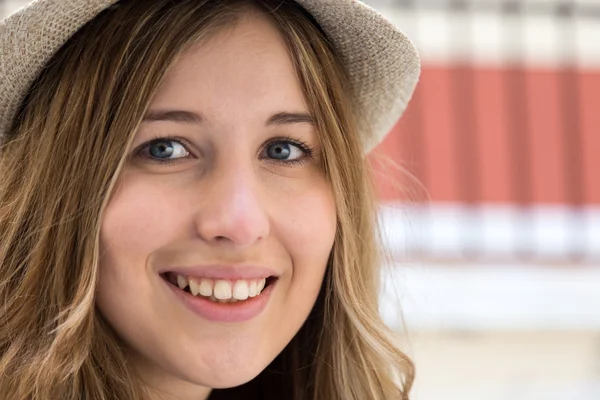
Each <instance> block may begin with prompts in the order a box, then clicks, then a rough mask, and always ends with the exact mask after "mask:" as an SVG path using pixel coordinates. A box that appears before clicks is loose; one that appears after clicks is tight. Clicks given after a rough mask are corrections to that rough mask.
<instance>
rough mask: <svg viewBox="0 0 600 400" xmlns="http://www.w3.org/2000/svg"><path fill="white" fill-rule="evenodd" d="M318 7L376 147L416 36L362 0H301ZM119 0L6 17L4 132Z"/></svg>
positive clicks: (406, 90)
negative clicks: (37, 82)
mask: <svg viewBox="0 0 600 400" xmlns="http://www.w3.org/2000/svg"><path fill="white" fill-rule="evenodd" d="M296 1H297V2H298V3H299V4H300V5H302V6H303V7H304V8H305V9H306V10H307V11H308V12H309V13H311V14H312V15H313V17H314V18H315V19H316V21H317V22H318V23H319V24H320V26H321V28H322V29H323V30H324V31H325V33H326V34H327V36H328V37H329V39H330V41H331V42H332V44H333V46H334V47H335V49H336V51H337V52H338V53H339V54H340V55H341V59H342V60H343V62H344V63H345V65H346V68H347V70H348V72H349V75H350V80H351V84H352V89H353V92H354V94H355V96H356V100H357V102H358V104H359V106H361V107H362V110H363V111H362V113H361V114H362V115H360V116H359V122H360V124H361V128H362V129H363V130H365V131H367V130H370V131H371V132H373V133H374V135H375V137H367V135H365V137H364V138H363V140H364V143H365V146H366V147H367V149H371V148H372V147H374V146H375V145H376V144H377V143H378V142H380V141H381V140H382V139H383V137H384V136H385V135H386V134H387V133H388V131H389V130H390V129H391V128H392V127H393V126H394V124H395V123H396V121H397V120H398V118H400V116H401V115H402V113H403V112H404V110H405V109H406V106H407V104H408V101H409V100H410V98H411V96H412V93H413V91H414V89H415V86H416V84H417V81H418V78H419V73H420V62H419V57H418V54H417V51H416V50H415V47H414V46H413V44H412V43H411V42H410V40H409V39H408V38H407V37H406V36H405V35H404V34H403V33H402V32H401V31H400V30H398V29H397V28H396V27H395V26H394V25H393V24H392V23H391V22H389V21H388V20H386V19H385V18H384V17H382V16H381V15H380V14H378V13H377V12H376V11H374V10H373V9H371V8H370V7H368V6H367V5H365V4H364V3H362V2H360V1H357V0H296ZM116 2H117V1H116V0H37V1H34V2H33V3H31V4H29V5H28V6H26V7H25V8H23V9H21V10H20V11H18V12H16V13H15V14H13V15H11V16H9V17H8V18H6V19H5V20H3V21H2V22H0V138H1V137H2V136H4V132H5V131H6V129H7V128H8V126H9V125H10V123H11V122H12V120H13V118H14V117H15V113H16V111H17V109H18V107H19V105H20V103H21V102H22V101H23V98H24V96H25V94H26V93H27V91H28V90H29V87H30V85H31V84H32V82H33V81H34V79H35V78H36V77H37V75H38V74H39V73H40V71H41V70H42V68H43V67H44V65H45V64H46V63H47V62H48V61H49V59H50V58H51V57H52V56H53V54H54V53H55V52H56V51H57V50H59V49H60V47H61V46H62V45H63V44H64V43H65V42H66V41H67V40H68V39H69V38H70V37H71V36H72V35H73V34H74V33H75V32H76V31H77V30H78V29H80V28H81V27H82V26H83V25H84V24H86V23H87V22H88V21H89V20H91V19H93V18H94V17H95V16H96V15H98V14H99V13H100V12H101V11H102V10H104V9H105V8H107V7H109V6H110V5H112V4H114V3H116Z"/></svg>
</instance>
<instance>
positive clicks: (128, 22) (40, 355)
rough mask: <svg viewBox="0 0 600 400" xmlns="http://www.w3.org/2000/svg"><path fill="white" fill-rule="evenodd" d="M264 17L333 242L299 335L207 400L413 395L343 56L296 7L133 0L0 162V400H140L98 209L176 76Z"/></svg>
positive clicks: (83, 39)
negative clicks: (224, 33) (200, 51)
mask: <svg viewBox="0 0 600 400" xmlns="http://www.w3.org/2000/svg"><path fill="white" fill-rule="evenodd" d="M248 3H252V5H253V7H252V9H255V10H262V11H263V12H265V15H268V17H269V18H270V20H271V21H272V22H273V23H274V24H275V25H276V26H277V27H278V28H279V31H280V32H281V34H282V37H283V38H284V39H285V41H286V43H287V45H288V48H289V52H290V56H291V58H292V60H293V62H294V65H295V67H296V69H297V74H298V78H299V80H300V82H301V87H302V90H303V92H304V95H305V98H306V100H307V102H308V104H309V107H310V109H311V112H312V114H313V116H314V118H315V120H316V124H317V128H318V131H319V132H320V134H321V136H322V138H321V143H322V147H323V168H324V170H325V172H326V174H327V176H328V178H329V180H330V182H331V185H332V188H333V191H334V193H335V201H336V207H337V233H336V238H335V242H334V246H333V249H332V253H331V257H330V261H329V265H328V268H327V273H326V277H325V280H324V282H323V286H322V290H321V293H320V295H319V298H318V299H317V302H316V304H315V306H314V309H313V311H312V312H311V314H310V316H309V318H308V319H307V321H306V323H305V324H304V326H303V327H302V328H301V330H300V331H299V332H298V334H297V335H296V336H295V337H294V338H293V339H292V341H291V342H290V343H289V345H288V346H287V347H286V348H285V349H284V351H283V352H282V353H281V354H280V355H279V356H278V357H277V358H276V360H274V361H273V363H272V364H271V365H270V366H269V367H268V368H267V369H266V370H265V371H263V372H262V373H261V374H260V375H259V376H258V377H257V378H255V379H254V380H252V381H250V382H249V383H247V384H245V385H242V386H240V387H238V388H234V389H227V390H215V391H213V393H212V394H211V397H210V398H211V399H236V398H261V399H281V398H285V399H295V400H299V399H314V400H364V399H370V400H388V399H408V393H409V391H410V388H411V385H412V381H413V365H412V363H411V361H410V359H409V358H408V357H406V356H405V355H404V354H403V353H402V352H401V351H400V350H399V349H398V348H397V347H396V344H395V342H394V337H393V335H392V333H391V332H390V331H389V329H388V328H387V327H386V326H385V325H384V324H383V322H382V320H381V318H380V316H379V313H378V296H379V280H380V274H379V273H380V265H381V261H382V260H381V257H380V245H379V242H378V240H377V236H376V232H377V230H376V228H377V227H376V221H377V219H376V207H375V200H374V194H373V193H374V192H373V188H372V186H371V178H370V170H369V166H368V162H367V161H366V159H365V158H364V156H363V147H362V145H361V141H360V137H359V132H358V131H357V121H356V120H355V116H356V115H359V114H360V113H359V112H358V110H357V107H356V106H355V105H354V104H353V103H352V101H351V96H350V94H349V92H348V90H349V89H348V88H349V87H350V86H349V83H348V80H347V77H346V72H345V70H344V68H343V65H342V63H341V61H340V60H339V59H338V58H337V55H336V54H335V52H334V51H333V50H332V48H331V46H330V44H329V43H328V41H327V39H326V37H325V35H324V34H323V32H322V31H321V30H320V29H319V27H318V25H317V24H316V22H315V21H314V20H313V19H312V17H311V16H310V14H308V13H307V12H306V11H304V10H303V9H302V8H301V7H299V6H298V5H297V4H296V3H295V2H293V1H289V0H287V1H286V0H283V1H280V0H255V1H252V2H248V1H247V0H225V1H210V0H204V1H201V0H180V1H168V0H164V1H152V2H149V1H141V0H139V1H136V0H126V1H122V2H120V3H117V5H115V6H112V7H109V8H108V9H107V10H105V11H104V12H102V13H101V14H100V15H99V16H98V17H97V18H95V19H94V20H92V21H91V22H89V23H88V24H87V25H86V26H85V27H84V28H83V29H82V30H80V31H79V32H78V33H77V34H76V35H75V36H74V37H73V38H72V39H71V40H69V41H68V42H67V43H66V44H65V45H64V46H63V48H62V49H61V50H60V51H59V52H58V53H57V54H56V55H55V56H54V58H53V59H52V60H51V61H50V62H49V63H48V65H47V68H46V69H45V70H44V71H43V73H42V74H41V75H40V76H39V77H38V79H37V80H36V82H35V83H34V84H33V85H32V87H31V89H30V91H29V93H28V95H27V97H26V98H25V100H24V101H23V104H22V106H21V108H20V110H19V112H18V114H17V116H16V118H15V120H14V123H13V125H12V127H11V129H10V130H9V131H8V132H7V133H6V137H5V138H4V143H3V145H2V149H1V155H0V176H2V180H1V181H0V238H1V239H0V300H1V305H0V307H1V308H0V393H2V394H3V396H5V397H6V398H10V399H12V400H26V399H44V400H45V399H65V400H76V399H77V400H83V399H94V400H95V399H104V400H124V399H131V400H142V399H144V397H145V392H144V389H143V386H142V384H141V383H140V380H139V377H138V376H137V375H136V372H135V371H134V370H133V368H132V366H131V365H130V364H129V362H128V360H127V359H126V357H125V355H124V354H125V353H124V351H123V348H124V345H123V343H122V342H121V341H120V340H119V338H118V337H117V335H116V334H115V333H114V331H113V330H112V329H111V327H110V326H109V325H108V324H107V323H106V322H105V321H104V320H103V318H102V316H101V315H100V314H99V313H98V311H97V310H96V308H95V305H94V294H95V287H96V283H97V276H98V265H99V263H98V260H99V230H100V224H101V221H102V215H103V210H104V208H105V207H106V204H107V202H108V200H109V198H110V195H111V193H112V190H113V188H114V186H115V182H116V180H117V178H118V176H119V174H120V172H121V170H122V169H123V166H124V165H125V163H126V161H127V160H126V154H127V149H128V148H129V147H130V146H131V141H132V139H133V136H134V134H135V132H136V131H137V128H138V126H139V124H140V122H141V119H142V118H143V116H144V114H145V112H146V109H147V107H148V105H149V103H150V101H151V100H152V97H153V94H154V93H155V91H156V89H157V88H158V86H159V85H160V83H161V79H162V77H163V76H164V75H165V73H166V71H167V70H168V68H169V66H170V65H172V63H173V62H174V61H175V60H176V58H177V57H178V55H179V54H181V53H182V52H183V51H184V50H185V49H186V48H188V47H189V46H191V45H192V44H194V43H197V42H199V41H202V40H206V39H207V38H208V37H209V36H210V35H211V34H213V33H214V32H216V31H217V30H218V29H222V28H223V27H226V26H229V25H231V24H234V23H235V21H236V20H237V19H238V18H239V16H240V15H241V13H243V12H248V10H249V7H248Z"/></svg>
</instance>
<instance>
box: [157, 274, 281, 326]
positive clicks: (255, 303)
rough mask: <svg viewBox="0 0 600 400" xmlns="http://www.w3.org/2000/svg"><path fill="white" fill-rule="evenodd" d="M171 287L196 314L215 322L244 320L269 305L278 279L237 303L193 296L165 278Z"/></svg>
mask: <svg viewBox="0 0 600 400" xmlns="http://www.w3.org/2000/svg"><path fill="white" fill-rule="evenodd" d="M163 281H164V283H165V284H166V285H167V286H169V288H171V291H172V292H173V293H174V294H175V297H176V298H177V299H178V300H179V301H181V302H182V303H183V304H184V305H185V306H186V307H187V308H188V309H190V310H191V311H192V312H194V313H195V314H196V315H198V316H200V317H202V318H204V319H206V320H209V321H213V322H244V321H249V320H251V319H252V318H255V317H257V316H258V315H260V313H262V311H263V310H264V309H265V307H266V306H267V302H268V301H269V298H270V297H271V292H272V291H273V287H274V286H275V284H276V283H277V281H276V280H274V281H273V282H271V283H270V284H269V286H267V287H266V288H265V289H264V290H263V291H262V292H261V294H259V295H258V296H256V297H249V298H248V300H243V301H238V302H236V303H218V302H213V301H210V300H208V299H207V298H205V297H200V296H193V295H192V294H190V293H187V292H185V291H183V290H181V289H179V287H177V286H175V285H173V284H171V283H169V282H167V281H165V280H163Z"/></svg>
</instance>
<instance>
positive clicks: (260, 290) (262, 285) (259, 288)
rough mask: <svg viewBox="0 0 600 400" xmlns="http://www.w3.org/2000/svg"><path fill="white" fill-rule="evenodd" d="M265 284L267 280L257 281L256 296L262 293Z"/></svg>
mask: <svg viewBox="0 0 600 400" xmlns="http://www.w3.org/2000/svg"><path fill="white" fill-rule="evenodd" d="M266 284H267V280H266V279H261V280H260V281H258V287H257V290H258V294H260V292H262V290H263V289H264V288H265V285H266Z"/></svg>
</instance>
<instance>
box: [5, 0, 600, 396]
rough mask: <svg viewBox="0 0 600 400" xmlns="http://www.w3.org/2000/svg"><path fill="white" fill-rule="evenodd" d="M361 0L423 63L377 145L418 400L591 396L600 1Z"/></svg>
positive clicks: (389, 317) (599, 251) (598, 296)
mask: <svg viewBox="0 0 600 400" xmlns="http://www.w3.org/2000/svg"><path fill="white" fill-rule="evenodd" d="M324 1H325V0H324ZM25 3H27V1H22V0H4V1H1V0H0V14H7V13H9V12H12V11H14V10H15V9H17V8H18V7H20V6H22V5H23V4H25ZM367 3H368V4H369V5H371V6H372V7H374V8H375V9H377V10H378V11H379V12H381V13H382V14H384V15H386V16H387V17H388V18H389V19H391V20H392V21H393V22H395V23H396V24H397V25H398V26H400V27H401V28H402V30H404V31H405V32H406V33H407V35H408V36H409V37H410V38H411V39H412V40H413V41H414V42H415V44H416V45H417V47H418V48H419V50H420V53H421V56H422V60H423V73H422V77H421V82H420V83H419V87H418V90H417V92H416V93H415V96H414V98H413V101H412V102H411V104H410V106H409V108H408V111H407V113H406V115H405V117H404V118H403V119H402V120H401V121H400V122H399V123H398V124H397V126H396V127H395V128H394V130H393V131H392V133H391V134H390V135H389V137H388V138H387V139H386V141H385V142H384V143H383V144H382V145H381V146H380V147H379V148H378V149H377V150H376V152H375V153H374V155H373V156H372V159H373V165H374V166H375V169H376V175H377V179H378V186H379V189H380V193H381V196H382V198H383V199H384V204H383V205H382V207H381V222H382V224H383V226H384V233H385V234H384V240H385V241H386V245H387V246H388V248H389V250H390V253H391V254H392V256H393V265H391V268H389V269H388V272H387V273H386V276H385V277H384V287H385V290H384V293H383V302H382V310H381V312H382V313H383V315H384V317H385V319H386V321H387V323H388V324H390V325H391V326H392V327H394V328H395V329H398V330H399V331H404V332H406V333H407V334H406V335H405V338H406V339H405V343H404V347H405V349H406V350H407V352H408V353H409V354H410V355H411V356H412V357H413V358H414V360H415V362H416V365H417V380H416V385H415V391H414V396H413V398H414V400H439V399H444V400H599V399H600V179H599V178H598V177H597V174H600V0H587V1H584V0H579V1H562V0H520V1H519V0H367ZM381 158H388V159H391V160H392V161H393V162H395V163H396V164H398V165H399V166H400V167H401V169H398V168H390V167H388V166H386V165H385V163H383V162H380V161H379V159H381ZM417 182H419V183H417ZM398 298H399V299H400V302H398V300H397V299H398ZM399 304H400V306H399Z"/></svg>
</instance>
